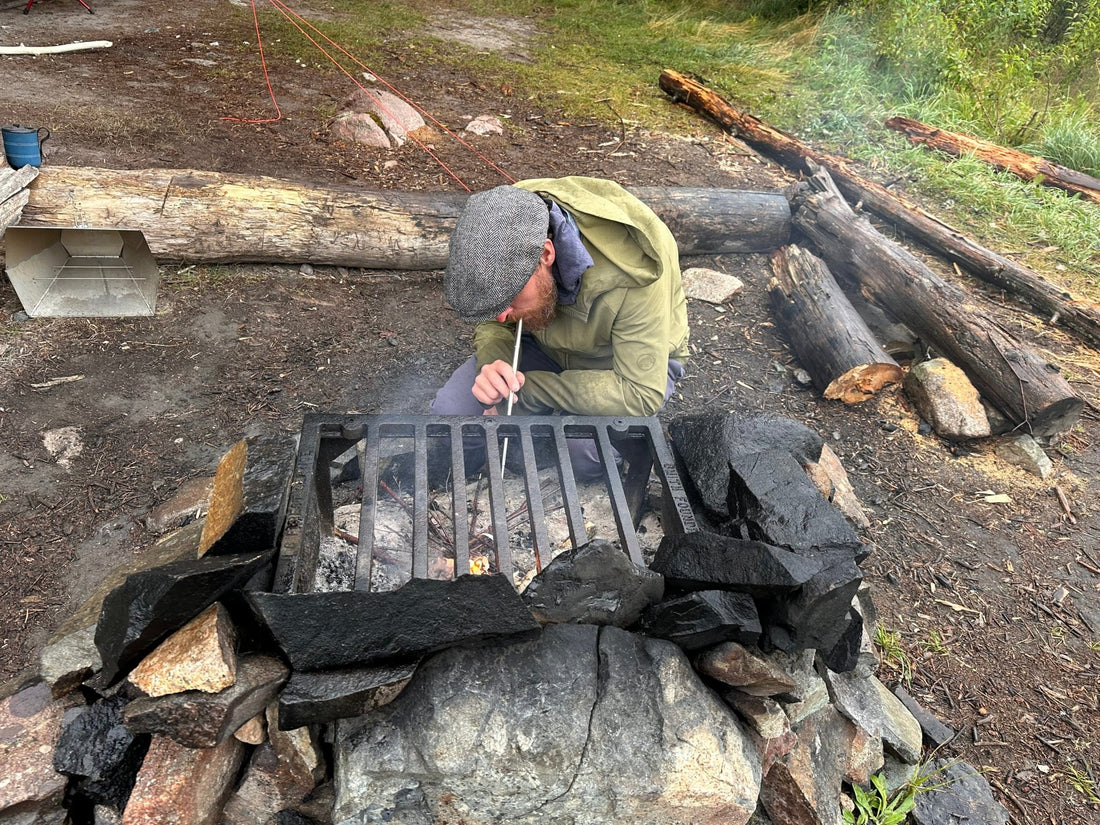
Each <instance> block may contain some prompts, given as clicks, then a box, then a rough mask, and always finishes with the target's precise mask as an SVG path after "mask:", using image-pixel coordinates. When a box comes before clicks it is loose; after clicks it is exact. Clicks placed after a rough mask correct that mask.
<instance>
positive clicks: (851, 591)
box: [780, 559, 863, 651]
mask: <svg viewBox="0 0 1100 825" xmlns="http://www.w3.org/2000/svg"><path fill="white" fill-rule="evenodd" d="M862 581H863V572H862V571H861V570H860V569H859V567H858V566H857V565H856V563H855V562H854V561H852V560H850V559H843V560H840V561H838V562H836V563H835V564H833V565H831V566H829V567H826V568H825V569H824V570H822V571H821V572H820V573H818V574H816V575H815V576H814V577H813V578H812V579H810V580H809V581H808V582H806V583H805V584H804V585H802V587H800V588H799V589H798V590H797V591H796V592H795V593H794V594H792V596H791V597H790V598H789V599H786V600H784V601H783V602H782V603H781V605H780V607H781V610H782V612H783V615H782V623H783V624H784V625H785V626H786V627H787V628H788V629H789V630H790V633H791V640H792V642H793V644H794V647H795V649H799V650H806V649H814V650H828V651H831V650H832V649H833V648H834V647H835V646H836V645H837V643H838V642H839V641H840V639H841V637H842V636H843V635H844V634H845V632H847V631H848V630H849V620H848V611H849V610H851V607H852V598H853V597H854V596H855V594H856V591H857V590H858V589H859V585H860V582H862Z"/></svg>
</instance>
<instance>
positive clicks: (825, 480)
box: [799, 444, 871, 530]
mask: <svg viewBox="0 0 1100 825" xmlns="http://www.w3.org/2000/svg"><path fill="white" fill-rule="evenodd" d="M799 464H801V465H802V469H803V470H805V471H806V475H807V476H808V477H809V479H810V481H812V482H813V483H814V486H815V487H817V489H818V492H820V493H821V495H823V496H825V498H827V499H828V500H829V501H830V502H831V503H832V505H833V506H834V507H835V508H836V509H838V510H839V511H840V512H841V513H842V514H843V515H844V517H845V518H846V519H848V521H849V522H850V523H851V524H852V526H854V527H858V528H860V529H861V530H866V529H867V528H868V527H870V526H871V521H870V519H868V518H867V514H866V513H865V512H863V505H862V504H860V502H859V496H857V495H856V491H855V489H854V488H853V487H852V482H851V481H849V480H848V473H847V471H846V470H845V469H844V465H843V464H841V463H840V457H839V456H838V455H837V454H836V453H834V452H833V450H832V449H831V448H830V447H829V445H828V444H825V445H823V446H822V447H821V457H820V458H819V459H818V460H817V461H811V462H809V463H805V462H801V461H800V462H799Z"/></svg>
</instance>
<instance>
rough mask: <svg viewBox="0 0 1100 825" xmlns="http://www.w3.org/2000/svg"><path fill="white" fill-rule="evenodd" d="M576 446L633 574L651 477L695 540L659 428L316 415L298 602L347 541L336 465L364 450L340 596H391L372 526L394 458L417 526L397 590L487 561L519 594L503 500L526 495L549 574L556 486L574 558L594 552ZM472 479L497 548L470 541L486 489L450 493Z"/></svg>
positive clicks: (306, 443) (668, 517)
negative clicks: (329, 545)
mask: <svg viewBox="0 0 1100 825" xmlns="http://www.w3.org/2000/svg"><path fill="white" fill-rule="evenodd" d="M574 439H588V440H590V441H592V442H594V444H595V448H596V452H597V454H598V456H599V459H600V462H601V470H602V472H601V476H602V478H601V479H599V480H597V481H596V482H586V483H584V484H582V485H580V487H584V488H585V490H590V489H591V488H592V486H593V484H595V485H596V486H597V488H598V490H597V491H598V492H602V494H603V495H605V496H606V498H607V501H608V502H609V504H610V509H611V511H612V513H613V516H614V522H615V529H616V531H617V533H618V538H619V541H620V545H621V547H622V549H623V551H624V552H626V553H627V555H628V556H629V557H630V559H631V560H632V561H633V562H634V563H636V564H639V565H644V564H645V561H644V559H643V553H642V548H641V545H640V543H639V538H638V532H637V523H638V518H639V516H640V513H641V510H642V506H643V503H644V501H645V498H646V495H647V486H648V484H649V480H650V476H651V472H653V471H656V476H657V479H658V480H659V481H660V484H661V496H660V499H661V505H660V508H661V529H662V531H663V532H664V533H665V534H682V533H687V532H694V531H695V530H697V529H698V528H697V527H696V523H695V517H694V515H693V513H692V510H691V505H690V504H689V503H688V500H687V496H686V494H685V492H684V488H683V485H682V484H681V481H680V477H679V475H678V473H677V471H676V466H675V462H674V459H673V456H672V451H671V450H670V448H669V446H668V443H667V442H666V441H665V437H664V434H663V432H662V430H661V426H660V422H659V421H658V420H657V419H656V418H617V417H600V416H508V417H502V416H483V417H463V416H432V415H336V414H312V415H307V416H306V418H305V421H304V423H303V428H302V437H301V443H300V445H299V451H298V468H297V473H298V476H299V478H300V479H301V481H302V484H303V491H302V499H301V502H302V504H301V536H300V546H299V548H298V551H297V552H296V553H295V555H294V559H293V562H292V565H293V566H292V573H291V575H290V580H289V590H290V592H295V593H305V592H313V591H315V590H316V589H317V586H316V582H317V580H318V567H319V564H320V563H321V548H322V545H323V544H324V543H325V542H328V541H331V539H332V538H333V537H334V536H340V535H341V530H340V528H339V526H338V525H337V523H336V519H335V510H334V506H333V500H334V499H333V481H332V476H331V473H330V465H331V464H332V462H333V460H334V459H335V458H336V457H338V456H341V455H342V454H345V453H347V452H348V451H349V450H351V449H355V448H358V451H359V454H360V462H359V463H360V467H361V471H362V476H361V479H360V482H361V489H362V494H361V498H360V501H359V504H358V526H357V529H356V532H355V534H353V535H347V534H343V537H344V538H345V539H347V541H348V547H349V548H350V549H351V552H352V553H353V554H354V564H353V565H351V564H349V568H351V569H349V575H348V576H347V581H346V583H345V585H344V587H343V588H341V589H355V590H378V589H382V588H381V587H380V586H379V583H378V577H377V575H374V576H372V573H376V572H377V570H376V567H377V566H378V565H379V564H380V559H382V558H383V557H384V563H385V564H387V565H392V564H393V563H394V557H393V554H387V553H385V552H384V550H383V549H382V548H379V546H378V543H377V541H376V538H375V526H376V521H377V519H378V513H379V505H380V501H381V502H385V501H386V500H387V497H393V498H394V499H397V495H396V494H395V493H394V491H393V489H392V488H391V487H390V486H389V485H388V484H387V483H386V479H385V478H384V477H382V476H383V475H384V474H385V468H386V467H387V457H388V456H394V455H395V454H396V455H398V456H401V457H403V458H404V459H405V462H404V466H405V468H406V471H407V475H408V476H410V477H407V478H405V479H404V481H403V483H402V487H403V489H402V493H401V496H400V501H401V506H402V507H403V508H404V509H405V511H406V512H407V514H408V516H409V518H410V521H411V525H410V532H411V536H410V542H409V544H410V547H409V548H408V552H407V553H403V554H401V555H400V558H399V563H400V564H401V565H402V566H403V567H404V569H403V570H402V571H401V573H400V575H399V579H401V580H408V579H409V578H441V577H445V578H450V577H452V576H453V575H456V574H461V573H464V572H467V571H469V570H470V569H471V567H470V564H471V558H472V557H473V558H474V559H475V564H476V554H477V553H478V552H480V551H481V550H482V549H484V550H485V552H486V553H487V557H488V558H489V559H490V564H491V567H492V570H493V572H498V573H503V574H504V575H507V576H508V577H509V580H511V581H513V583H515V577H514V575H513V574H514V572H515V567H514V564H513V551H512V549H511V543H510V542H509V530H510V520H509V518H508V514H507V505H506V488H508V489H511V490H515V489H520V490H521V495H522V496H523V499H524V500H523V504H522V509H525V511H526V519H525V521H526V522H527V525H526V529H528V530H529V532H530V542H529V544H531V545H532V547H531V550H532V552H533V562H534V564H533V566H534V568H535V570H536V571H537V570H541V567H542V564H543V563H546V562H548V561H549V559H550V557H551V554H552V553H551V551H552V547H551V537H550V536H549V534H548V531H547V512H546V507H545V502H544V497H545V490H546V488H547V483H548V482H547V479H548V477H549V479H550V483H551V484H552V485H553V486H554V488H555V489H554V493H555V495H556V496H557V499H556V500H557V501H558V502H559V503H558V504H557V505H556V506H555V509H556V510H560V511H562V512H563V513H564V521H565V524H566V525H567V528H568V542H569V543H570V544H571V545H572V546H573V547H577V546H579V545H582V544H584V543H585V542H586V541H587V540H588V535H587V532H586V528H585V519H584V513H583V511H582V499H581V491H580V487H579V485H578V482H577V479H576V475H575V473H574V467H573V461H572V459H571V457H570V451H569V442H570V441H571V440H574ZM471 446H474V447H478V448H480V449H481V450H482V451H483V452H484V453H485V454H486V460H485V463H484V465H483V466H479V467H470V466H467V465H468V461H467V454H468V453H469V451H470V448H471ZM464 447H465V449H464ZM507 452H511V456H510V457H509V459H508V462H507V466H508V469H507V471H506V472H502V453H507ZM616 459H619V460H616ZM478 463H479V465H480V462H478ZM441 464H442V465H443V466H440V465H441ZM441 470H442V472H441ZM471 470H472V471H473V472H470V471H471ZM475 476H480V478H481V482H482V483H483V484H487V488H488V489H487V499H488V508H487V511H486V515H487V516H488V518H489V524H490V528H491V529H490V531H489V532H491V540H487V537H486V536H484V535H479V534H476V533H475V534H474V535H471V531H472V530H473V529H474V528H473V527H472V522H471V516H470V513H471V511H475V512H476V510H477V509H478V506H479V504H478V500H477V499H478V495H479V493H478V491H477V490H478V489H480V488H477V489H475V490H474V492H473V493H471V490H470V489H469V488H468V487H467V485H466V484H463V483H461V482H460V483H457V484H455V483H453V482H454V480H455V479H459V480H461V479H466V478H468V477H475ZM441 477H446V478H447V479H448V483H447V484H446V485H445V486H446V487H447V489H448V492H447V495H445V496H441V495H439V493H438V490H434V489H433V487H432V485H431V484H430V483H429V482H430V480H432V479H439V478H441ZM520 481H522V485H520V483H519V482H520ZM441 500H446V501H447V502H449V508H447V509H449V511H450V512H449V513H447V514H446V519H447V522H448V524H446V527H445V528H444V527H442V525H441V524H440V521H439V511H440V509H441V507H440V504H439V502H440V501H441ZM444 529H445V531H446V533H447V542H448V544H449V546H448V547H447V549H446V551H445V552H446V555H447V556H448V558H447V559H446V562H447V565H446V566H445V567H442V568H441V566H440V565H439V564H438V562H439V559H438V558H436V556H438V549H436V550H432V549H431V547H430V545H431V544H433V542H429V538H430V536H431V535H433V534H434V535H438V534H439V533H440V532H441V531H442V530H444ZM435 543H436V544H438V542H435ZM472 548H473V555H472ZM441 570H443V571H444V572H443V573H442V574H441V572H440V571H441Z"/></svg>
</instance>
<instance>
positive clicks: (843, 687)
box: [822, 669, 921, 765]
mask: <svg viewBox="0 0 1100 825" xmlns="http://www.w3.org/2000/svg"><path fill="white" fill-rule="evenodd" d="M822 677H823V678H824V679H825V683H826V684H827V685H828V687H829V696H830V698H831V699H832V701H833V704H834V705H835V706H836V708H837V710H839V711H840V712H841V713H842V714H844V716H846V717H847V718H848V719H850V720H852V722H854V723H855V724H856V725H858V726H859V727H861V728H863V730H865V731H867V732H868V733H869V734H871V735H872V736H880V737H882V744H883V746H884V747H885V748H886V749H887V750H888V751H889V752H890V753H892V754H893V755H894V756H896V757H898V758H899V759H901V760H902V761H903V762H908V763H909V764H910V765H914V764H916V763H917V762H918V761H919V760H920V756H921V729H920V725H919V724H918V723H917V720H916V719H914V718H913V714H911V713H910V712H909V711H908V710H906V709H905V705H903V704H902V703H901V701H900V700H899V699H898V698H897V697H896V696H894V694H892V693H891V692H890V691H889V689H887V687H886V685H884V684H882V682H880V681H879V680H878V679H877V678H875V677H874V676H871V677H869V678H862V677H859V676H856V675H854V674H847V673H833V672H832V671H830V670H828V669H825V670H824V671H823V672H822Z"/></svg>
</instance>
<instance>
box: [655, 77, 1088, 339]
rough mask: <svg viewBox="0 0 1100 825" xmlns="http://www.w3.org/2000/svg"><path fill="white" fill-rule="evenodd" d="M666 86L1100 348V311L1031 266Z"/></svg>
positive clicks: (721, 105) (758, 126) (820, 157)
mask: <svg viewBox="0 0 1100 825" xmlns="http://www.w3.org/2000/svg"><path fill="white" fill-rule="evenodd" d="M660 85H661V88H662V89H663V90H664V91H665V92H666V93H667V94H668V95H670V96H671V97H672V98H673V99H675V100H678V101H683V102H685V103H687V104H688V105H690V106H692V107H693V108H695V109H696V110H697V111H700V112H701V113H702V114H704V115H706V116H707V117H709V118H710V119H711V120H713V121H715V122H716V123H718V125H720V126H722V127H723V128H724V129H727V130H729V131H732V132H735V133H736V134H737V135H738V136H739V137H740V138H741V139H742V140H744V141H745V142H746V143H748V144H749V145H751V146H753V147H755V148H756V149H759V150H760V151H762V152H763V153H764V154H766V155H768V156H770V157H772V158H774V159H775V160H777V161H779V162H780V163H783V164H785V165H787V166H789V167H790V168H792V169H795V170H797V171H806V170H807V168H808V167H807V165H806V162H807V161H813V163H815V164H816V165H818V166H822V167H824V168H826V169H828V170H829V173H830V174H831V175H832V176H833V178H834V180H835V181H836V185H837V186H838V187H839V189H840V191H841V192H843V193H844V194H845V195H846V196H847V197H848V198H849V199H850V200H851V201H852V202H853V203H860V204H862V205H863V207H864V208H866V209H868V210H869V211H871V212H873V213H875V214H876V215H878V216H879V217H880V218H882V219H883V220H887V221H890V222H891V223H894V224H895V225H897V227H898V228H899V229H901V230H902V231H903V232H906V233H907V234H909V235H911V236H912V237H914V238H916V239H917V240H919V241H921V242H922V243H924V244H927V245H928V246H929V247H930V248H932V249H934V250H936V251H937V252H938V253H939V254H941V255H943V256H944V257H945V258H947V259H948V260H951V261H955V262H957V263H958V264H959V265H960V266H962V267H963V268H964V269H966V270H967V271H969V272H970V273H971V274H973V275H974V276H976V277H978V278H980V279H981V280H983V281H986V282H988V283H991V284H993V285H994V286H996V287H998V288H1000V289H1004V290H1007V291H1009V292H1011V293H1012V294H1014V295H1018V296H1019V297H1021V298H1022V299H1023V300H1024V301H1026V302H1027V303H1029V304H1030V305H1031V306H1032V307H1034V308H1035V309H1036V310H1038V311H1039V312H1041V313H1042V314H1043V315H1044V316H1045V317H1046V318H1047V319H1048V322H1049V323H1051V324H1053V323H1056V322H1057V323H1060V324H1062V325H1064V326H1065V327H1067V328H1068V329H1071V330H1073V331H1074V332H1075V333H1076V334H1077V335H1079V336H1080V337H1081V338H1082V339H1084V340H1086V341H1089V342H1090V343H1092V344H1094V345H1100V305H1098V304H1096V303H1094V302H1092V301H1088V300H1085V299H1083V298H1080V297H1078V296H1074V295H1073V294H1071V293H1070V292H1069V291H1068V290H1067V289H1065V288H1064V287H1062V286H1059V285H1058V284H1054V283H1051V282H1050V281H1047V280H1045V279H1044V278H1042V277H1041V276H1039V275H1038V274H1037V273H1035V272H1034V271H1032V270H1031V269H1028V268H1027V267H1026V266H1022V265H1021V264H1018V263H1016V262H1015V261H1013V260H1010V259H1008V258H1006V257H1004V256H1003V255H998V254H997V253H996V252H993V251H991V250H989V249H986V248H985V247H983V246H981V245H979V244H977V243H975V242H974V241H972V240H971V239H969V238H967V237H966V236H965V235H963V234H962V233H960V232H958V231H957V230H955V229H953V228H952V227H950V226H948V225H947V224H945V223H943V222H942V221H940V220H939V219H937V218H934V217H932V216H931V215H929V214H928V213H926V212H924V211H923V210H922V209H920V208H919V207H917V206H915V205H913V204H911V203H908V202H906V201H904V200H902V199H901V198H899V197H897V196H896V195H894V194H892V193H890V192H889V191H887V190H886V189H885V188H883V187H882V186H879V185H878V184H877V183H873V182H872V181H869V180H867V179H866V178H863V177H861V176H860V175H859V174H858V173H856V172H855V171H853V170H852V168H851V166H850V165H849V163H848V161H847V160H845V159H844V158H840V157H837V156H835V155H829V154H825V153H823V152H818V151H815V150H814V149H812V148H810V147H809V146H807V145H806V144H804V143H803V142H802V141H800V140H798V139H797V138H794V137H791V136H790V135H788V134H786V133H784V132H781V131H779V130H778V129H774V128H772V127H771V126H768V125H767V124H765V123H763V122H762V121H761V120H760V119H759V118H755V117H753V116H752V115H747V114H744V113H742V112H739V111H737V110H736V109H734V108H733V107H732V106H730V105H729V104H728V103H726V102H725V101H724V100H722V98H721V97H719V96H718V95H716V94H715V93H714V92H712V91H710V90H709V89H706V88H704V87H703V86H701V85H700V84H699V83H696V82H695V81H694V80H692V79H691V78H688V77H685V76H684V75H682V74H679V73H678V72H673V71H671V70H667V69H666V70H665V71H663V72H661V78H660Z"/></svg>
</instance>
